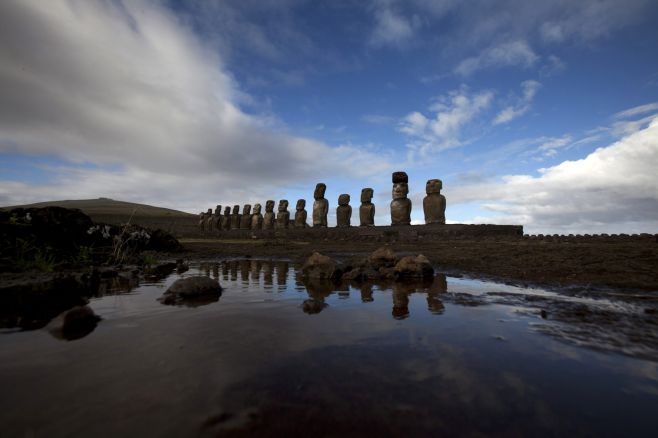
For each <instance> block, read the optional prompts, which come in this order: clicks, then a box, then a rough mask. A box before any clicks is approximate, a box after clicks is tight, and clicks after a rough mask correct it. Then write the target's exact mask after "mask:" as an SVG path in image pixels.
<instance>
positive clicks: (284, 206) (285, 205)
mask: <svg viewBox="0 0 658 438" xmlns="http://www.w3.org/2000/svg"><path fill="white" fill-rule="evenodd" d="M279 211H281V212H284V211H288V200H286V199H282V200H280V201H279Z"/></svg>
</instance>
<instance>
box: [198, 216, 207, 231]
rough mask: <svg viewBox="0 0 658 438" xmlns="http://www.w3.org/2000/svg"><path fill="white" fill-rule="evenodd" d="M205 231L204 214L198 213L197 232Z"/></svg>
mask: <svg viewBox="0 0 658 438" xmlns="http://www.w3.org/2000/svg"><path fill="white" fill-rule="evenodd" d="M205 229H206V214H205V213H204V212H201V213H199V230H201V231H203V230H205Z"/></svg>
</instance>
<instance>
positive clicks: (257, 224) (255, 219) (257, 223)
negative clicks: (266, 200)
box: [251, 204, 263, 230]
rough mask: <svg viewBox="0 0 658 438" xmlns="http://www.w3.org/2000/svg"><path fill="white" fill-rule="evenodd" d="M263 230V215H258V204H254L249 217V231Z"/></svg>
mask: <svg viewBox="0 0 658 438" xmlns="http://www.w3.org/2000/svg"><path fill="white" fill-rule="evenodd" d="M262 228H263V215H262V214H260V204H254V214H252V215H251V229H252V230H260V229H262Z"/></svg>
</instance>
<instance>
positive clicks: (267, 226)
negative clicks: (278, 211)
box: [263, 200, 274, 230]
mask: <svg viewBox="0 0 658 438" xmlns="http://www.w3.org/2000/svg"><path fill="white" fill-rule="evenodd" d="M272 228H274V201H272V200H269V201H267V202H265V216H263V229H264V230H271V229H272Z"/></svg>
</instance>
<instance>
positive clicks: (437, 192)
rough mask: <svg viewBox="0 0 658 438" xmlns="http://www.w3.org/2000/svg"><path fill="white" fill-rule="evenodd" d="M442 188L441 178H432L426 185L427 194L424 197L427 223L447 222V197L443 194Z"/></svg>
mask: <svg viewBox="0 0 658 438" xmlns="http://www.w3.org/2000/svg"><path fill="white" fill-rule="evenodd" d="M442 188H443V183H442V182H441V180H440V179H430V180H428V181H427V184H426V185H425V192H426V193H427V196H425V198H424V199H423V212H424V213H425V223H426V224H445V223H446V198H445V196H443V195H442V194H441V189H442Z"/></svg>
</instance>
